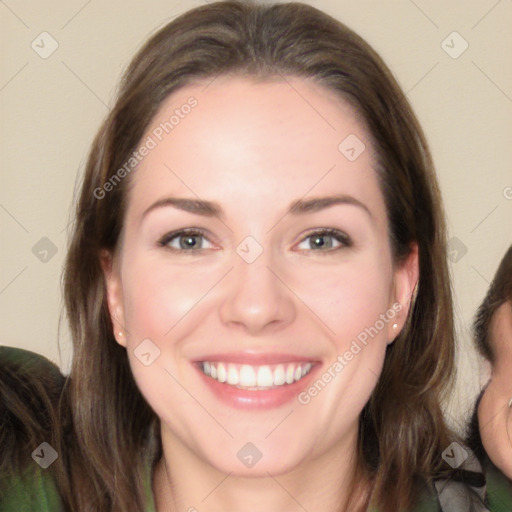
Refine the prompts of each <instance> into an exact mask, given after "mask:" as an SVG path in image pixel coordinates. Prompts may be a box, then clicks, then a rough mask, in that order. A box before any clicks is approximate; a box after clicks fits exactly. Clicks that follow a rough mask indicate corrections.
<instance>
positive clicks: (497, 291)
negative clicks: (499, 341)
mask: <svg viewBox="0 0 512 512" xmlns="http://www.w3.org/2000/svg"><path fill="white" fill-rule="evenodd" d="M507 301H508V302H510V303H511V305H512V246H510V247H509V248H508V251H507V252H506V254H505V256H503V259H502V260H501V263H500V265H499V267H498V270H497V271H496V274H495V276H494V279H493V280H492V283H491V286H489V289H488V290H487V294H486V296H485V298H484V300H483V302H482V304H480V307H479V308H478V310H477V312H476V315H475V320H474V323H473V331H474V335H475V341H476V346H477V348H478V351H479V352H480V354H481V355H482V356H483V357H485V358H486V359H488V360H489V361H490V362H491V363H493V364H494V362H495V354H494V350H493V347H492V336H491V333H490V327H491V321H492V318H493V316H494V313H496V310H497V309H498V308H499V307H500V306H501V305H502V304H504V303H505V302H507Z"/></svg>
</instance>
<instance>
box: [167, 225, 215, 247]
mask: <svg viewBox="0 0 512 512" xmlns="http://www.w3.org/2000/svg"><path fill="white" fill-rule="evenodd" d="M198 238H202V239H203V240H207V239H206V237H205V234H204V233H203V232H202V231H201V230H198V229H181V230H179V231H173V232H171V233H167V234H166V235H164V236H163V237H162V238H161V239H160V240H159V241H158V242H157V243H158V245H159V246H161V247H165V248H167V249H170V250H171V251H174V252H198V251H201V250H202V249H211V247H203V243H202V242H201V241H200V240H199V241H198ZM208 243H209V242H208Z"/></svg>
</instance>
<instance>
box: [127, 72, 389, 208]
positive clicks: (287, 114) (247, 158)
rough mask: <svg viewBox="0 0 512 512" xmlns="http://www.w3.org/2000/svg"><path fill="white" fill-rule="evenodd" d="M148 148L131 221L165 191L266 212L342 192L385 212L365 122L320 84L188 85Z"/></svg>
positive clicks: (158, 123) (154, 128) (157, 124)
mask: <svg viewBox="0 0 512 512" xmlns="http://www.w3.org/2000/svg"><path fill="white" fill-rule="evenodd" d="M142 144H146V145H147V146H148V147H149V146H151V149H150V150H149V151H148V152H147V154H146V156H145V157H144V158H143V159H142V160H141V161H140V163H139V164H138V166H137V168H136V170H135V171H134V172H133V173H132V175H131V176H130V180H131V190H130V196H129V201H128V204H129V211H131V214H132V215H136V214H137V213H138V214H140V213H141V211H143V209H144V208H146V207H147V206H148V204H149V203H150V202H152V201H154V200H156V199H159V198H160V197H163V196H164V195H165V194H176V195H177V194H179V195H181V196H187V197H194V196H195V197H201V198H204V199H208V200H212V201H216V202H219V203H221V204H224V203H225V202H227V203H229V204H231V205H232V206H236V205H238V206H239V207H241V206H243V207H244V210H245V212H247V213H249V211H250V210H251V208H252V207H253V206H254V212H253V213H255V214H257V213H258V212H257V209H258V208H259V203H260V202H262V201H263V202H265V203H266V209H267V210H269V209H272V208H273V207H274V206H275V208H277V207H278V205H279V207H281V206H282V205H284V204H286V205H288V204H289V203H290V202H292V201H293V200H295V199H298V198H301V197H304V196H306V195H307V196H319V195H325V194H327V193H333V192H339V193H343V194H349V195H353V196H355V197H356V198H357V199H359V200H361V201H366V202H369V203H371V207H372V208H373V209H375V210H377V212H376V213H380V214H382V213H383V208H384V205H383V200H382V197H381V194H380V190H379V188H378V185H377V179H376V175H375V171H374V155H373V148H372V145H371V141H370V137H369V134H368V133H367V131H366V130H365V128H364V123H363V122H362V121H361V120H360V119H359V118H358V113H357V111H355V110H354V109H353V108H352V107H351V106H350V105H349V104H348V103H347V102H345V101H343V100H342V99H340V98H339V97H338V96H337V95H336V94H335V93H334V92H333V91H330V90H328V89H327V88H325V87H323V86H321V85H319V84H317V83H315V82H313V81H311V80H306V79H298V78H288V77H287V78H285V79H279V80H277V79H276V80H272V81H255V80H252V79H250V78H245V77H218V78H216V79H214V80H213V81H211V79H210V80H209V81H203V82H199V83H195V84H191V85H188V86H185V87H184V88H182V89H180V90H178V91H176V92H175V93H173V94H172V95H171V96H169V97H168V98H167V99H166V100H165V101H164V102H163V103H162V105H161V107H160V109H159V110H158V112H157V114H156V115H155V117H154V118H153V120H152V122H151V123H150V125H149V126H148V128H147V129H146V132H145V135H144V136H143V138H142ZM229 204H228V205H227V208H228V207H229ZM379 209H380V211H379ZM233 213H235V212H233ZM259 213H260V215H261V212H259Z"/></svg>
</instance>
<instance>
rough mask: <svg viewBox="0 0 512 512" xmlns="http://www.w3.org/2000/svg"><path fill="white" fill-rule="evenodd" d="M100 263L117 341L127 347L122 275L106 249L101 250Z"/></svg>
mask: <svg viewBox="0 0 512 512" xmlns="http://www.w3.org/2000/svg"><path fill="white" fill-rule="evenodd" d="M100 263H101V268H102V270H103V275H104V277H105V285H106V289H107V304H108V310H109V313H110V319H111V320H112V326H113V329H114V333H113V334H114V338H115V339H116V341H117V343H119V344H120V345H122V346H123V347H125V348H126V329H125V327H124V325H125V321H124V308H123V292H122V285H121V277H120V274H119V269H118V266H117V264H116V260H115V258H114V256H113V255H112V253H111V252H110V251H108V250H106V249H103V250H101V251H100Z"/></svg>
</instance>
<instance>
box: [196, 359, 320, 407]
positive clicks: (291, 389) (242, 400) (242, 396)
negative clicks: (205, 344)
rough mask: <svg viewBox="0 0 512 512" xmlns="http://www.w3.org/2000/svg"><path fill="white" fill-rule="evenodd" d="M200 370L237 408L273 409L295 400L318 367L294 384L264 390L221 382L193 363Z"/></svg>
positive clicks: (215, 390) (219, 394)
mask: <svg viewBox="0 0 512 512" xmlns="http://www.w3.org/2000/svg"><path fill="white" fill-rule="evenodd" d="M193 366H195V368H196V369H197V371H198V372H199V374H200V376H201V377H202V379H203V381H204V383H205V384H206V385H207V386H208V388H209V389H210V390H211V391H212V393H213V394H214V395H215V396H216V397H217V398H218V399H219V400H221V401H222V402H224V403H226V404H227V405H229V406H231V407H235V408H237V409H271V408H274V407H279V406H281V405H284V404H286V403H287V402H291V401H292V400H294V399H295V398H296V397H297V396H298V394H299V393H300V392H301V391H303V390H304V389H305V388H306V387H307V386H308V384H309V382H310V381H311V379H312V378H313V374H314V373H316V371H317V368H318V367H319V366H320V365H318V364H314V365H313V368H311V370H310V371H309V373H308V374H307V375H306V376H305V377H303V378H302V379H300V380H298V381H297V382H294V383H293V384H285V385H283V386H277V387H275V388H272V389H267V390H263V391H250V390H245V389H238V388H236V387H234V386H231V385H229V384H225V383H222V382H219V381H218V380H215V379H212V378H211V377H208V375H205V374H204V373H203V372H202V371H201V369H200V368H199V367H198V366H197V365H193Z"/></svg>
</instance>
